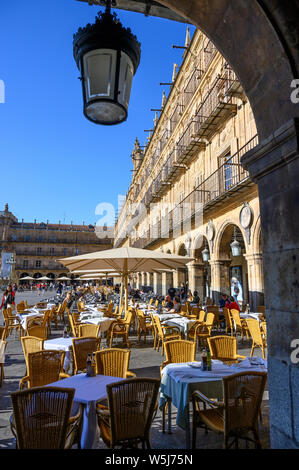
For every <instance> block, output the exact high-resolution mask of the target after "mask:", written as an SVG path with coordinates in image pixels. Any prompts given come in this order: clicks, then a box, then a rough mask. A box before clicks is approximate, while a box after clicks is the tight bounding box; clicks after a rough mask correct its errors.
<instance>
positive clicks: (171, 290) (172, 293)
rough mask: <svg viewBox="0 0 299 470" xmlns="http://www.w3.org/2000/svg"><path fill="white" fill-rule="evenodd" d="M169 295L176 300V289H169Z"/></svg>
mask: <svg viewBox="0 0 299 470" xmlns="http://www.w3.org/2000/svg"><path fill="white" fill-rule="evenodd" d="M168 295H169V296H170V298H171V300H172V299H174V296H175V288H174V287H170V288H169V289H168Z"/></svg>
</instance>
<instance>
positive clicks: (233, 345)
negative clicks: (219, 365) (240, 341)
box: [207, 336, 246, 364]
mask: <svg viewBox="0 0 299 470" xmlns="http://www.w3.org/2000/svg"><path fill="white" fill-rule="evenodd" d="M207 342H208V346H209V349H210V352H211V358H212V359H218V360H219V361H222V362H228V363H231V364H233V363H236V362H238V360H239V359H246V356H240V355H239V354H237V338H235V337H234V336H212V337H211V338H207Z"/></svg>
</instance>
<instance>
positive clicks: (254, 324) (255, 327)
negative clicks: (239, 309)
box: [246, 318, 264, 347]
mask: <svg viewBox="0 0 299 470" xmlns="http://www.w3.org/2000/svg"><path fill="white" fill-rule="evenodd" d="M246 323H247V326H248V330H249V333H250V336H251V337H252V340H253V342H254V343H255V344H256V345H258V346H261V347H262V346H263V344H264V342H263V337H262V332H261V326H260V322H259V321H258V320H255V319H254V318H247V319H246Z"/></svg>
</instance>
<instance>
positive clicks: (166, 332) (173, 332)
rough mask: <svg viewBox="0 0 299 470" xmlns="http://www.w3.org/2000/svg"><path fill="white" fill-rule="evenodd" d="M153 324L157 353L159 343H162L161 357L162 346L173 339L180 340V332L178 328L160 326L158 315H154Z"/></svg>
mask: <svg viewBox="0 0 299 470" xmlns="http://www.w3.org/2000/svg"><path fill="white" fill-rule="evenodd" d="M154 317H155V324H156V327H157V339H158V344H157V351H159V348H160V342H161V343H162V348H161V356H163V352H164V345H165V343H166V342H167V341H172V340H174V339H181V331H180V329H179V327H178V326H162V325H161V321H160V318H159V316H158V315H154Z"/></svg>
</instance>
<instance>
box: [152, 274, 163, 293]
mask: <svg viewBox="0 0 299 470" xmlns="http://www.w3.org/2000/svg"><path fill="white" fill-rule="evenodd" d="M153 288H154V293H155V294H158V295H161V294H162V274H159V273H154V276H153Z"/></svg>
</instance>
